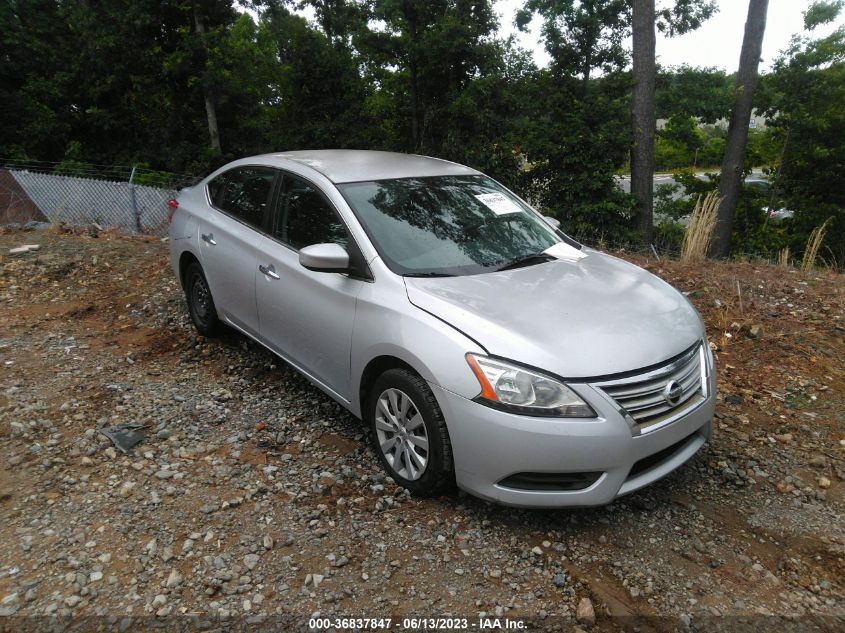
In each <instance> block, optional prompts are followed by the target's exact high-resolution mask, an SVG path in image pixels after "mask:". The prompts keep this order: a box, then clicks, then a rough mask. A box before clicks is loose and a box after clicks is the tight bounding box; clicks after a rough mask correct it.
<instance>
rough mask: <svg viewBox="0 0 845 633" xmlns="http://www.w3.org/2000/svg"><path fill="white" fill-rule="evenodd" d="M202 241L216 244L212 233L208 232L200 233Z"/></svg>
mask: <svg viewBox="0 0 845 633" xmlns="http://www.w3.org/2000/svg"><path fill="white" fill-rule="evenodd" d="M202 241H203V242H207V243H209V244H211V245H212V246H217V242H215V241H214V234H213V233H209V234H208V235H206V234H205V233H203V234H202Z"/></svg>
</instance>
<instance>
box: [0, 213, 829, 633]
mask: <svg viewBox="0 0 845 633" xmlns="http://www.w3.org/2000/svg"><path fill="white" fill-rule="evenodd" d="M21 244H39V245H40V249H39V250H37V251H32V252H29V253H25V254H7V253H8V251H9V249H10V248H12V247H16V246H19V245H21ZM0 253H2V255H0V268H2V277H0V437H2V448H0V466H2V469H0V516H2V524H1V525H0V615H2V616H5V618H0V628H3V627H5V628H6V629H7V630H12V629H15V628H18V627H24V628H25V627H26V626H27V625H31V624H32V623H33V622H39V623H41V624H40V625H44V626H47V624H49V625H50V626H59V627H61V626H62V625H70V626H73V625H74V624H77V625H79V623H86V622H87V625H91V626H93V623H94V622H97V623H99V624H100V625H103V624H104V623H105V624H112V625H115V626H119V627H120V628H121V630H124V629H126V628H129V627H132V626H133V625H134V626H136V627H138V626H142V628H146V627H148V626H152V625H153V624H155V623H159V624H160V625H161V626H164V627H165V628H167V626H170V625H173V623H174V622H176V621H178V620H177V618H175V617H174V616H193V619H191V620H189V621H190V622H193V623H194V624H197V623H198V624H197V626H199V627H200V628H203V627H205V626H212V625H213V626H221V623H227V622H228V623H229V624H234V623H239V624H245V623H262V622H263V623H268V622H270V623H276V624H280V623H282V622H285V623H291V624H296V625H299V626H302V625H304V624H307V621H308V618H309V617H310V616H314V615H319V616H321V617H336V616H360V617H371V618H372V617H393V618H394V620H395V621H396V620H401V618H402V617H403V616H417V617H431V616H447V615H450V616H460V617H466V618H470V621H471V622H478V618H479V617H490V618H495V617H500V618H512V619H513V618H525V619H526V621H530V626H531V627H532V628H534V629H538V630H539V629H543V630H545V629H548V630H562V631H574V630H577V629H578V628H581V629H585V630H586V629H592V630H620V629H624V630H639V631H650V630H659V631H663V630H667V631H668V630H683V629H686V628H691V629H693V630H696V629H701V628H715V627H719V626H722V627H725V630H737V629H738V628H740V625H741V624H742V623H743V622H746V623H750V624H748V626H750V627H751V628H750V629H748V630H754V629H755V628H758V630H759V627H760V626H762V624H763V623H765V624H766V626H767V627H768V626H777V627H779V628H783V627H787V628H789V627H793V628H795V627H797V626H798V624H801V625H802V626H808V627H811V628H812V630H843V629H845V601H843V599H845V520H843V506H845V503H843V491H845V485H843V478H845V439H843V438H845V397H843V393H844V392H843V387H845V374H843V366H842V358H843V355H844V354H843V352H845V328H844V327H843V326H845V322H843V314H845V293H843V281H842V278H841V276H837V275H834V274H832V273H815V274H809V275H808V274H803V273H799V272H797V271H794V270H786V269H778V268H773V267H769V266H765V265H755V264H749V263H731V264H706V265H701V266H690V265H682V264H679V263H676V262H662V263H657V262H654V261H651V262H647V261H646V260H644V259H638V258H636V257H634V258H632V259H634V260H635V261H637V263H640V264H643V265H647V266H648V267H649V268H650V269H652V270H653V271H654V272H655V273H657V274H660V275H661V276H663V277H664V278H666V279H667V280H668V281H670V283H673V284H674V285H675V286H676V287H678V288H679V289H680V290H682V291H684V292H687V293H688V295H689V296H690V297H691V299H692V300H693V301H694V302H695V303H696V305H697V307H698V308H699V310H700V311H701V313H702V316H703V317H704V319H705V322H706V323H707V326H708V331H709V335H710V338H711V341H713V344H714V347H715V348H716V356H717V363H718V371H719V381H720V395H719V404H718V407H717V420H716V429H715V433H714V439H713V442H712V443H711V444H709V445H707V446H706V447H705V448H703V449H702V450H701V451H700V453H699V455H698V456H697V457H696V458H695V459H694V460H692V461H691V462H690V463H689V464H688V465H687V466H685V467H683V468H682V469H680V470H679V471H677V472H676V473H674V474H673V475H671V476H670V477H668V478H666V479H665V480H663V481H661V482H659V483H657V484H655V485H653V486H651V487H649V488H647V489H646V490H643V491H641V492H639V493H635V494H633V495H630V496H628V497H625V498H622V499H620V500H618V501H616V502H614V503H613V504H611V505H609V506H606V507H603V508H596V509H579V510H561V511H553V512H549V511H542V512H541V511H523V510H514V509H508V508H502V507H497V506H493V505H490V504H487V503H484V502H482V501H479V500H476V499H474V498H472V497H469V496H466V495H464V494H462V493H460V492H454V493H452V494H449V495H447V496H444V497H441V498H439V499H429V500H419V499H415V498H412V497H410V496H409V495H408V494H407V492H406V491H405V490H404V489H401V488H399V487H397V486H396V485H395V484H394V483H393V482H392V481H391V480H390V479H389V478H386V477H385V476H384V474H383V473H382V471H381V469H380V467H379V464H378V461H377V459H376V456H375V454H374V453H373V451H372V450H371V449H370V447H369V444H368V440H367V437H366V434H365V430H364V428H363V427H362V425H361V423H360V422H359V421H358V420H356V419H354V418H353V417H351V416H350V415H349V414H347V413H345V411H344V410H343V409H342V408H341V407H340V406H339V405H337V404H335V403H334V402H333V401H332V400H330V399H329V398H328V397H327V396H325V395H323V394H322V393H321V392H320V391H318V390H317V389H316V388H314V387H312V386H311V385H310V384H309V383H308V382H307V381H306V380H305V379H303V378H302V377H300V376H299V375H298V374H297V373H296V372H294V371H293V370H292V369H290V368H289V367H287V366H286V365H285V364H284V363H283V362H281V361H280V360H278V359H277V358H275V357H273V356H272V355H271V354H269V353H268V352H266V351H265V350H264V349H263V348H261V347H259V346H258V345H256V344H254V343H252V342H251V341H248V340H246V339H244V338H243V337H241V336H239V335H237V334H234V333H227V334H225V335H224V336H223V337H221V338H219V339H215V340H206V339H204V338H202V337H199V336H197V335H196V334H195V332H194V331H193V329H192V327H191V326H190V323H189V321H188V318H187V312H186V309H185V306H184V300H183V298H182V295H181V290H180V288H179V286H178V283H177V282H176V280H175V279H174V278H173V276H172V274H171V272H170V270H169V268H168V263H167V245H166V244H165V243H162V242H161V241H159V240H155V239H139V238H131V239H130V238H125V237H119V236H116V235H113V234H109V233H103V234H100V235H99V236H98V237H92V236H91V235H87V234H86V235H72V234H60V233H58V232H56V231H53V230H47V231H45V230H42V231H36V232H7V233H6V234H4V235H0ZM130 422H136V423H140V424H143V425H145V434H146V439H145V440H144V441H143V442H142V443H141V444H140V445H138V446H136V447H135V449H134V450H133V451H132V452H131V453H130V454H123V453H122V452H121V451H119V450H116V449H115V447H114V446H113V445H112V444H111V442H110V441H109V440H108V439H107V438H106V437H105V436H104V435H102V434H101V433H100V432H99V429H100V428H101V427H103V426H108V425H114V424H123V423H130ZM25 616H26V617H25ZM29 616H51V617H50V618H43V617H42V618H40V619H39V618H31V617H29ZM95 616H96V617H99V618H101V619H99V620H96V621H95V620H90V619H88V620H86V618H91V617H95ZM280 616H284V617H285V618H288V619H287V620H277V619H274V618H277V617H280ZM27 617H29V618H28V619H27ZM106 618H110V619H106ZM186 620H187V618H186ZM40 625H39V626H40ZM87 625H85V626H87ZM476 626H477V625H476ZM83 628H85V627H84V626H83Z"/></svg>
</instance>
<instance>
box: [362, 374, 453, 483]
mask: <svg viewBox="0 0 845 633" xmlns="http://www.w3.org/2000/svg"><path fill="white" fill-rule="evenodd" d="M365 410H366V414H367V418H368V422H369V424H370V430H371V436H372V440H373V447H374V448H375V450H376V453H377V454H378V456H379V459H380V460H381V463H382V465H383V466H384V468H385V470H386V471H387V473H388V474H389V475H390V476H391V477H392V478H393V480H394V481H396V483H398V484H399V485H401V486H403V487H405V488H407V489H408V490H410V491H411V492H412V493H413V494H415V495H418V496H422V497H431V496H434V495H437V494H439V493H440V492H443V491H444V490H446V489H447V488H450V487H452V486H453V485H454V482H455V475H454V466H453V463H452V446H451V444H450V442H449V432H448V430H447V429H446V421H445V420H444V419H443V413H442V412H441V411H440V407H439V406H438V404H437V400H436V399H435V398H434V394H433V393H432V392H431V389H430V388H429V386H428V385H427V384H426V382H425V380H423V379H422V378H421V377H420V376H418V375H417V374H415V373H413V372H411V371H408V370H405V369H391V370H388V371H386V372H385V373H383V374H382V375H381V376H379V378H378V380H376V383H375V385H373V389H372V391H371V392H370V397H369V399H368V402H367V406H366V409H365Z"/></svg>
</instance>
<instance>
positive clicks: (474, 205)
mask: <svg viewBox="0 0 845 633" xmlns="http://www.w3.org/2000/svg"><path fill="white" fill-rule="evenodd" d="M339 189H340V191H341V193H342V194H343V195H344V197H345V198H346V200H347V202H349V205H350V206H351V207H352V209H353V211H354V212H355V214H356V215H357V217H358V219H359V221H360V222H361V224H362V225H363V226H364V229H365V230H366V231H367V234H368V235H369V237H370V239H371V240H372V242H373V243H374V245H375V247H376V249H377V250H378V252H379V255H380V256H381V258H382V259H383V260H384V261H385V263H386V264H387V265H388V267H390V269H391V270H392V271H393V272H395V273H397V274H400V275H412V276H436V275H474V274H477V273H482V272H490V271H493V270H500V269H501V268H504V267H508V266H513V265H520V264H525V265H528V264H530V263H535V262H541V261H543V258H542V256H540V257H536V258H534V257H532V256H535V255H540V254H541V253H542V252H543V251H544V250H546V249H547V248H549V247H550V246H552V245H554V244H556V243H558V242H561V241H564V240H565V241H567V242H568V243H570V244H572V245H573V246H576V247H578V245H577V243H576V242H574V241H572V240H570V239H568V238H566V237H565V236H563V235H562V234H560V233H558V232H556V231H555V230H554V229H553V228H552V227H551V226H549V225H548V224H546V222H544V221H543V220H542V219H541V218H540V217H539V216H538V215H537V214H536V213H534V211H533V210H531V209H530V208H529V207H528V206H527V205H526V204H525V203H523V202H521V201H520V200H519V199H518V198H516V197H515V196H514V195H513V194H511V193H510V192H508V191H507V190H506V189H504V188H503V187H502V186H500V185H499V184H497V183H496V182H495V181H493V180H491V179H490V178H487V177H486V176H435V177H428V178H401V179H396V180H381V181H375V182H356V183H350V184H345V185H339Z"/></svg>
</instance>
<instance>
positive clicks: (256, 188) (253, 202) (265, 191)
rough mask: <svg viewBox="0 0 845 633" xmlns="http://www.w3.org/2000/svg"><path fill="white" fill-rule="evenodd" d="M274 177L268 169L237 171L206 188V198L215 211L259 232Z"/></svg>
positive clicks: (273, 173)
mask: <svg viewBox="0 0 845 633" xmlns="http://www.w3.org/2000/svg"><path fill="white" fill-rule="evenodd" d="M275 177H276V170H275V169H271V168H270V167H236V168H235V169H230V170H229V171H227V172H225V173H223V174H220V175H219V176H217V178H215V179H214V180H212V181H211V182H210V183H209V184H208V196H209V198H210V199H211V204H212V205H213V206H214V207H216V208H217V209H220V210H221V211H224V212H226V213H228V214H229V215H232V216H234V217H235V218H237V219H238V220H240V221H241V222H243V223H244V224H248V225H249V226H251V227H253V228H256V229H259V230H260V229H261V228H262V226H263V225H264V215H265V213H266V211H267V205H268V204H269V202H270V194H271V192H272V190H273V181H274V179H275Z"/></svg>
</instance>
